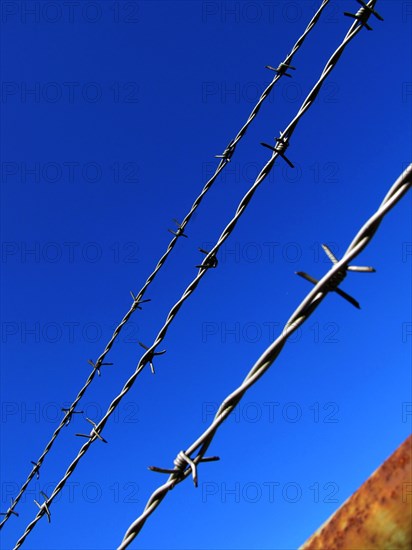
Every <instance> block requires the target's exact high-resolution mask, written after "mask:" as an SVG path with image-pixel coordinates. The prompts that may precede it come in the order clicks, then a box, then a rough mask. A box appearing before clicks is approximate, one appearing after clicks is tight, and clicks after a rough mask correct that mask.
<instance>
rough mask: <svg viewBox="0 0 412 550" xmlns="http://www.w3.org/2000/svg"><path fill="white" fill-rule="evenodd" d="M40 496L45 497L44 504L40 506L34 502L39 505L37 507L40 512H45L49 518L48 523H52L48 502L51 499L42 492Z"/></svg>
mask: <svg viewBox="0 0 412 550" xmlns="http://www.w3.org/2000/svg"><path fill="white" fill-rule="evenodd" d="M40 494H41V495H42V496H43V498H44V502H43V503H42V504H39V503H38V502H37V500H35V501H34V502H35V503H36V504H37V506H38V507H39V509H40V510H44V513H45V514H46V516H47V521H48V522H49V523H50V522H51V514H50V510H49V507H48V506H47V501H48V500H49V497H48V496H47V495H46V493H44V492H43V491H40Z"/></svg>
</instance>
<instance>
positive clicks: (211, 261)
mask: <svg viewBox="0 0 412 550" xmlns="http://www.w3.org/2000/svg"><path fill="white" fill-rule="evenodd" d="M199 252H201V253H202V254H205V255H206V256H207V255H208V254H210V252H208V251H207V250H204V249H203V248H199ZM218 263H219V262H218V259H217V258H216V256H215V254H212V255H211V256H210V257H209V258H205V259H204V260H203V263H202V264H200V265H197V266H195V267H197V268H198V269H201V268H202V267H205V268H206V269H210V268H215V267H217V264H218Z"/></svg>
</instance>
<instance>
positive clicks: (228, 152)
mask: <svg viewBox="0 0 412 550" xmlns="http://www.w3.org/2000/svg"><path fill="white" fill-rule="evenodd" d="M235 148H236V145H235V144H234V143H233V141H231V142H230V143H229V145H228V146H227V147H226V149H225V150H224V151H223V153H222V154H221V155H215V158H217V159H224V160H227V161H228V162H230V159H231V158H232V155H233V153H234V152H235Z"/></svg>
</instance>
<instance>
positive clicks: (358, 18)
mask: <svg viewBox="0 0 412 550" xmlns="http://www.w3.org/2000/svg"><path fill="white" fill-rule="evenodd" d="M375 4H376V0H370V2H368V4H365V7H362V8H361V9H360V10H359V11H358V12H357V14H356V15H355V21H354V23H353V24H352V25H351V27H350V28H349V30H348V32H347V34H346V35H345V37H344V39H343V41H342V42H341V44H340V45H339V46H338V48H337V49H336V50H335V52H334V53H333V54H332V56H331V58H330V59H329V60H328V62H327V63H326V65H325V67H324V69H323V71H322V73H321V75H320V77H319V79H318V81H317V82H316V84H315V85H314V87H313V88H312V90H311V91H310V92H309V94H308V96H307V97H306V99H305V100H304V101H303V103H302V105H301V107H300V109H299V111H298V113H297V114H296V116H295V117H294V118H293V119H292V121H291V122H290V124H289V125H288V126H287V128H286V129H285V130H284V131H283V132H281V134H280V137H279V138H276V145H275V146H270V145H269V146H268V145H266V144H265V145H266V146H267V147H269V148H270V149H272V156H271V158H270V159H269V161H268V162H267V163H266V164H265V165H264V167H263V168H262V170H261V171H260V173H259V175H258V176H257V178H256V180H255V182H254V183H253V185H252V186H251V188H250V189H249V190H248V192H247V193H246V194H245V196H244V197H243V199H242V200H241V202H240V204H239V206H238V208H237V210H236V213H235V215H234V217H233V218H232V220H231V221H230V222H229V224H228V225H227V226H226V227H225V229H224V230H223V232H222V234H221V236H220V237H219V239H218V241H217V243H216V244H215V246H214V247H213V248H212V250H210V251H209V252H206V251H204V252H205V253H206V257H205V258H204V260H203V262H202V264H201V265H199V266H197V267H198V268H199V272H198V274H197V276H196V277H195V278H194V279H193V280H192V282H191V283H190V284H189V286H188V287H187V288H186V290H185V291H184V293H183V295H182V297H181V298H180V300H179V301H178V302H176V304H175V305H174V306H173V307H172V308H171V310H170V312H169V314H168V316H167V318H166V321H165V323H164V325H163V327H162V328H161V329H160V331H159V333H158V335H157V337H156V339H155V341H154V343H153V344H152V346H151V347H149V348H147V349H146V352H145V353H144V354H143V355H142V357H141V358H140V360H139V362H138V365H137V367H136V370H135V372H134V373H133V375H132V376H131V377H130V378H129V379H128V380H127V382H126V383H125V385H124V387H123V389H122V391H121V392H120V393H119V394H118V395H117V396H116V397H115V398H114V400H113V401H112V403H111V404H110V405H109V407H108V409H107V411H106V414H105V415H104V416H103V418H102V419H101V420H100V422H99V423H98V424H95V423H93V429H92V431H91V433H90V434H89V435H85V434H80V435H85V437H87V441H86V443H85V444H84V445H83V446H82V447H81V449H80V450H79V453H78V454H77V456H76V457H75V459H74V460H73V461H72V463H71V464H70V465H69V467H68V469H67V470H66V473H65V475H64V476H63V478H62V479H61V480H60V481H59V482H58V483H57V485H56V486H55V488H54V490H53V492H52V494H51V495H50V496H49V497H47V495H44V502H43V503H42V504H41V505H39V511H38V513H37V515H36V517H35V518H34V519H33V521H32V522H31V523H30V524H29V525H28V526H27V527H26V530H25V532H24V533H23V535H22V536H21V537H20V539H19V540H18V541H17V543H16V546H15V549H17V548H19V547H20V546H21V545H22V544H23V542H24V540H25V539H26V537H27V536H28V535H29V533H30V532H31V531H32V529H33V528H34V526H35V525H36V523H37V522H38V521H39V519H40V518H41V517H42V516H43V515H45V514H46V515H47V517H48V518H49V519H50V510H49V507H50V505H51V503H52V502H53V500H54V499H55V498H56V496H57V495H58V494H59V493H60V491H61V490H62V489H63V487H64V485H65V483H66V481H67V480H68V478H69V477H70V476H71V475H72V473H73V472H74V470H75V468H76V467H77V464H78V463H79V461H80V460H81V458H82V457H83V456H84V455H85V453H86V452H87V451H88V449H89V448H90V446H91V444H92V443H94V441H96V439H102V436H101V431H102V430H103V428H104V426H105V425H106V423H107V421H108V419H109V418H110V416H111V415H112V414H113V412H114V411H115V409H116V408H117V406H118V405H119V404H120V402H121V400H122V399H123V397H124V396H125V395H126V394H127V393H128V392H129V390H130V389H131V388H132V386H133V384H134V382H135V380H136V379H137V377H138V375H139V374H140V372H141V371H142V370H143V368H144V367H145V366H146V365H147V364H148V363H149V364H150V366H151V368H152V370H153V363H152V361H153V358H154V357H155V355H158V354H162V353H164V352H163V351H162V352H156V348H157V346H158V345H159V344H160V343H161V342H162V340H163V339H164V337H165V335H166V333H167V330H168V327H169V326H170V324H171V322H172V321H173V319H174V318H175V316H176V315H177V313H178V311H179V310H180V308H181V306H182V304H183V303H184V302H185V301H186V299H187V298H188V297H189V296H190V295H191V294H192V293H193V292H194V290H195V289H196V288H197V286H198V284H199V282H200V280H201V279H202V278H203V276H204V275H205V273H206V272H207V271H208V270H209V269H210V268H214V267H216V265H217V259H216V254H217V252H218V251H219V249H220V247H221V246H222V244H223V243H224V242H225V241H226V239H227V238H228V237H229V236H230V234H231V233H232V232H233V230H234V228H235V226H236V224H237V222H238V220H239V218H240V217H241V215H242V214H243V213H244V211H245V209H246V207H247V206H248V204H249V203H250V201H251V199H252V197H253V195H254V193H255V191H256V189H257V188H258V187H259V185H260V184H261V183H262V182H263V181H264V179H265V178H266V177H267V176H268V174H269V173H270V171H271V169H272V168H273V165H274V163H275V160H276V159H277V157H278V156H281V157H282V158H283V159H284V160H285V161H286V162H288V163H289V164H291V163H290V161H289V160H288V159H287V157H286V156H285V151H286V149H287V147H288V145H289V139H290V137H291V136H292V134H293V132H294V130H295V129H296V127H297V125H298V122H299V120H300V119H301V118H302V116H303V115H304V114H305V112H306V111H307V110H308V109H309V107H310V106H311V105H312V104H313V102H314V100H315V99H316V97H317V95H318V93H319V91H320V89H321V88H322V85H323V83H324V81H325V79H326V78H327V76H328V75H329V74H330V72H331V71H332V70H333V68H334V67H335V66H336V64H337V62H338V61H339V59H340V57H341V55H342V53H343V51H344V50H345V48H346V47H347V45H348V44H349V42H350V41H351V40H352V39H353V38H354V37H355V36H356V35H357V33H358V32H359V31H360V30H361V29H362V28H363V27H364V26H365V25H367V21H368V18H369V17H370V15H371V14H372V13H376V12H375V11H374V6H375ZM223 157H225V154H224V155H223ZM226 157H227V154H226ZM222 160H225V158H223V159H222ZM226 160H227V159H226ZM183 463H184V462H183ZM179 464H180V467H181V464H182V461H180V462H179Z"/></svg>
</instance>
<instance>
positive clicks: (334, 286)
mask: <svg viewBox="0 0 412 550" xmlns="http://www.w3.org/2000/svg"><path fill="white" fill-rule="evenodd" d="M295 273H296V275H299V277H302V278H303V279H306V280H307V281H309V282H310V283H312V284H314V285H317V284H318V283H319V281H318V280H317V279H315V278H314V277H311V276H310V275H308V274H307V273H305V272H304V271H295ZM345 275H346V273H345V272H344V271H338V272H337V273H336V274H335V277H333V278H332V279H331V280H330V281H329V282H328V284H327V286H326V288H325V290H326V291H327V292H329V291H331V292H336V294H339V296H341V297H342V298H344V299H345V300H346V301H347V302H349V303H350V304H352V305H353V306H354V307H356V308H357V309H360V305H359V302H357V301H356V300H355V298H353V297H352V296H351V295H350V294H347V293H346V292H344V291H343V290H341V289H340V288H338V285H339V284H340V283H341V282H342V280H343V279H344V278H345Z"/></svg>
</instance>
